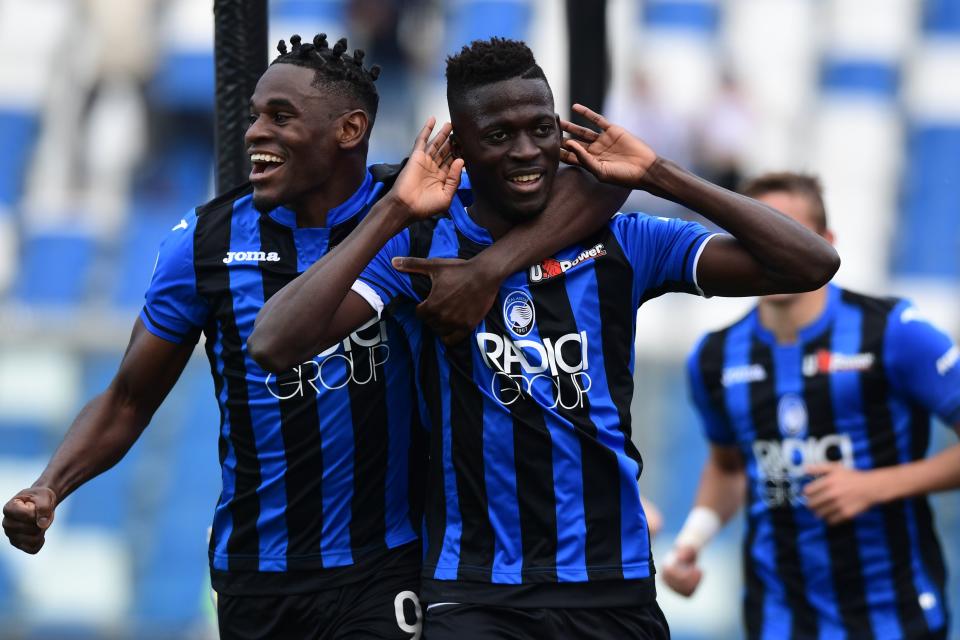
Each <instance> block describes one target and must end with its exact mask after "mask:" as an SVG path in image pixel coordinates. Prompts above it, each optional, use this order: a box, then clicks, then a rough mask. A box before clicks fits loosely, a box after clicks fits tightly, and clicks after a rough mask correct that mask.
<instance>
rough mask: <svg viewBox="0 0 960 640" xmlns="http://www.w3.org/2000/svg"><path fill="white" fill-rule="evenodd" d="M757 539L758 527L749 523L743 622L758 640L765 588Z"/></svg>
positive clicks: (746, 540) (744, 548)
mask: <svg viewBox="0 0 960 640" xmlns="http://www.w3.org/2000/svg"><path fill="white" fill-rule="evenodd" d="M751 491H752V489H751ZM756 539H757V529H756V527H753V526H749V525H748V526H747V535H746V536H744V539H743V549H742V551H741V553H742V556H743V582H744V585H745V586H746V593H745V595H744V602H743V624H744V628H745V630H746V632H747V637H748V638H750V640H758V639H759V638H760V637H761V636H762V635H763V624H764V621H763V599H764V595H765V594H764V591H765V589H764V586H763V581H762V580H760V576H759V575H758V574H757V570H756V567H755V566H754V562H753V545H754V542H755V541H756Z"/></svg>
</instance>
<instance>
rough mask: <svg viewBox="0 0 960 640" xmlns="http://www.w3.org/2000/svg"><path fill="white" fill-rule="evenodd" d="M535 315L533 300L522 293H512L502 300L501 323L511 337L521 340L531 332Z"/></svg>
mask: <svg viewBox="0 0 960 640" xmlns="http://www.w3.org/2000/svg"><path fill="white" fill-rule="evenodd" d="M536 319H537V313H536V311H535V310H534V308H533V300H531V299H530V296H529V295H527V293H526V292H524V291H512V292H510V293H509V294H508V295H507V297H506V298H505V299H504V300H503V321H504V322H506V323H507V328H508V329H510V331H511V333H513V335H515V336H517V337H518V338H522V337H524V336H526V335H527V334H529V333H530V332H531V331H532V330H533V323H534V322H535V321H536Z"/></svg>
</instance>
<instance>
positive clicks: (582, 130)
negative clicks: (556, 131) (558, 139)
mask: <svg viewBox="0 0 960 640" xmlns="http://www.w3.org/2000/svg"><path fill="white" fill-rule="evenodd" d="M560 129H562V130H563V131H566V132H567V133H569V134H570V135H572V136H576V137H578V138H581V139H583V140H586V141H587V142H593V141H594V140H596V139H597V138H599V137H600V134H599V133H597V132H596V131H594V130H593V129H587V128H586V127H583V126H580V125H579V124H574V123H572V122H570V121H569V120H563V119H561V120H560Z"/></svg>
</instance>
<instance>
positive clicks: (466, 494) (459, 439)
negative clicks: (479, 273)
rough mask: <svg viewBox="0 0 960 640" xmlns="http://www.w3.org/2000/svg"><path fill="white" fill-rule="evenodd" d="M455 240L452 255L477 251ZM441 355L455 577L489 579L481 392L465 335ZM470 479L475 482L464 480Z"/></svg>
mask: <svg viewBox="0 0 960 640" xmlns="http://www.w3.org/2000/svg"><path fill="white" fill-rule="evenodd" d="M457 240H458V247H457V257H458V258H461V259H469V258H471V257H473V256H474V255H476V254H477V253H479V252H480V248H479V247H478V245H476V244H475V243H473V242H471V241H470V240H469V239H468V238H466V237H465V236H463V235H462V234H460V232H459V231H457ZM428 339H430V338H428ZM446 358H447V365H448V367H449V370H450V439H451V441H452V446H451V456H452V458H453V468H454V471H455V475H456V479H457V499H458V500H459V503H460V519H461V522H462V532H461V537H460V540H461V543H460V567H459V568H458V571H457V577H458V578H460V579H461V580H481V581H484V582H489V581H490V580H491V571H492V570H493V555H494V542H493V540H494V535H493V527H492V526H491V524H490V512H489V508H488V496H487V485H486V482H484V478H485V477H486V476H485V474H484V470H485V467H484V463H485V460H484V456H483V396H482V395H481V394H480V389H478V388H477V384H476V382H474V378H473V350H472V345H471V344H470V341H468V340H464V341H463V342H461V343H459V344H457V345H453V346H450V345H448V346H447V348H446ZM478 452H479V455H478ZM474 479H475V481H476V484H475V485H473V486H470V485H468V484H467V483H468V482H471V481H472V480H474Z"/></svg>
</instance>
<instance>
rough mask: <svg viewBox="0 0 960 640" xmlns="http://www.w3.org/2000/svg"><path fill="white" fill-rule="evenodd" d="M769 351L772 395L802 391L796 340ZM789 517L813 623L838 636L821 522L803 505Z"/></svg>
mask: <svg viewBox="0 0 960 640" xmlns="http://www.w3.org/2000/svg"><path fill="white" fill-rule="evenodd" d="M772 351H773V364H774V371H775V375H774V381H775V393H776V397H777V398H778V399H779V398H782V397H783V396H784V395H786V394H798V395H799V394H802V393H803V379H802V377H801V375H802V374H801V371H802V364H801V360H802V357H803V353H802V348H801V346H800V344H799V343H794V344H792V345H777V346H776V347H774V348H773V349H772ZM793 518H794V521H795V522H796V524H797V529H798V531H799V532H800V534H799V539H798V540H797V547H798V548H802V549H803V552H802V553H800V554H799V555H800V563H801V567H800V568H801V571H802V572H803V579H804V580H803V581H804V587H805V592H806V593H805V595H806V598H807V601H808V602H810V603H811V604H812V605H813V606H814V608H815V609H816V610H817V612H818V613H820V616H821V618H823V617H824V616H825V617H826V620H825V621H824V620H822V619H821V621H820V623H819V624H818V625H817V626H818V628H819V629H820V638H822V639H823V640H833V639H834V638H841V639H842V638H843V637H845V634H844V632H843V627H842V622H841V619H840V612H839V610H838V609H837V604H836V599H835V597H834V588H833V582H832V579H831V573H830V564H831V563H830V548H829V546H828V544H827V536H826V530H825V525H824V523H823V521H822V520H820V519H819V518H817V516H816V515H814V514H813V512H812V511H810V510H809V509H807V508H806V507H794V508H793ZM824 622H826V624H824Z"/></svg>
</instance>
